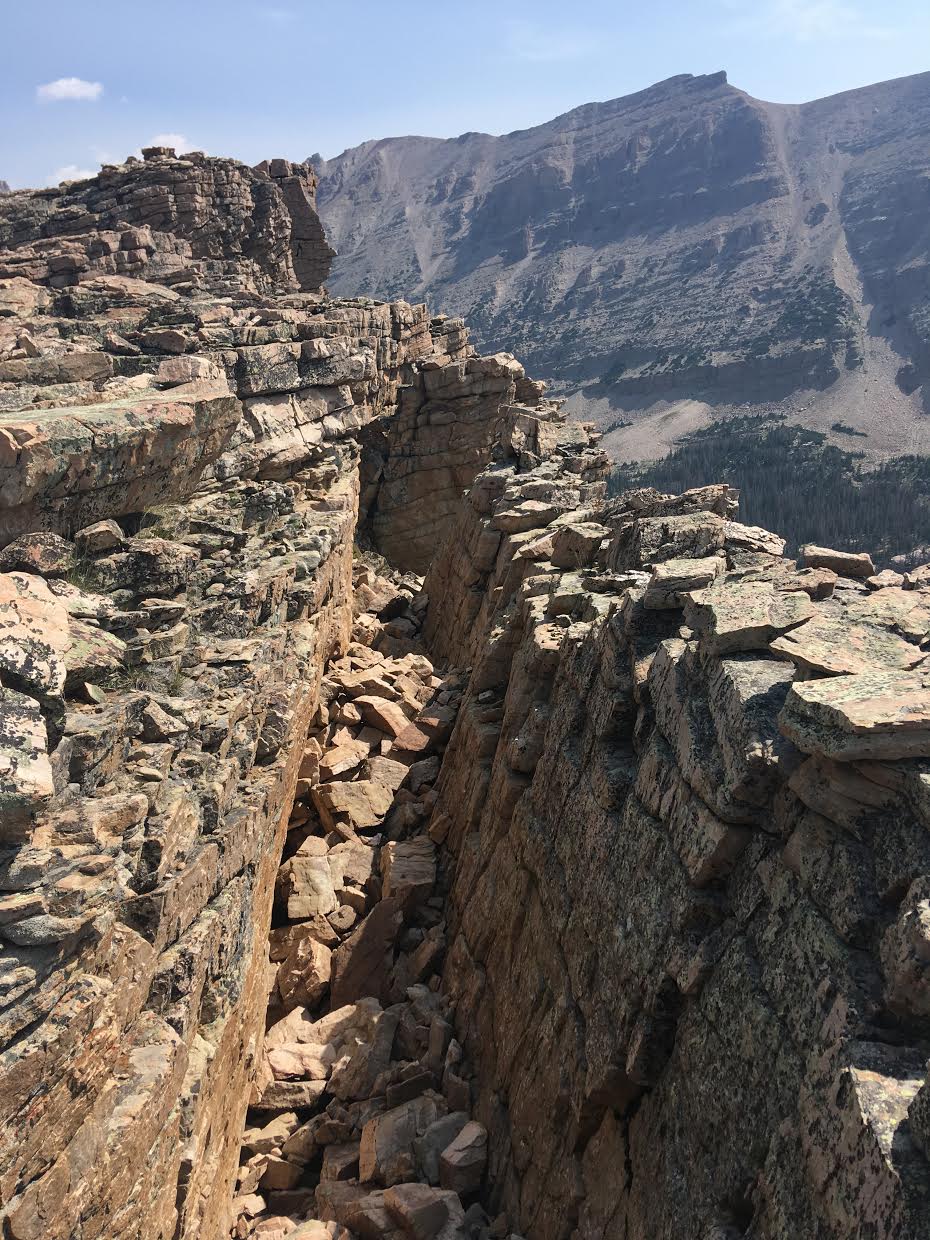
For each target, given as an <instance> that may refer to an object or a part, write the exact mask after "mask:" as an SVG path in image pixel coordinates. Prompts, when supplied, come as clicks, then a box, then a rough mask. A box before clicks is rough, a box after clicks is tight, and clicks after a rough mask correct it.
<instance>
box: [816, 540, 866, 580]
mask: <svg viewBox="0 0 930 1240" xmlns="http://www.w3.org/2000/svg"><path fill="white" fill-rule="evenodd" d="M798 558H799V560H800V563H801V564H803V565H804V567H805V568H829V569H831V570H832V571H833V572H834V573H836V574H837V575H838V576H840V577H873V576H874V575H875V565H874V564H873V563H872V557H871V556H870V555H868V554H867V553H866V552H864V551H834V550H833V549H832V548H830V547H818V546H817V545H816V544H815V543H805V545H804V546H803V547H800V548H799V549H798Z"/></svg>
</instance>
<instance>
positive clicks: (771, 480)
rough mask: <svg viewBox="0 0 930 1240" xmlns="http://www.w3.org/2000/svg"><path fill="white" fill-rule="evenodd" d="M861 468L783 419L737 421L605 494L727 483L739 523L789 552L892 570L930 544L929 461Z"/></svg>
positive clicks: (624, 476)
mask: <svg viewBox="0 0 930 1240" xmlns="http://www.w3.org/2000/svg"><path fill="white" fill-rule="evenodd" d="M863 460H864V454H863V453H862V452H844V451H843V450H842V449H840V448H837V447H836V446H834V445H832V444H829V443H828V442H827V437H826V435H823V434H821V433H820V432H818V431H810V430H805V429H804V428H803V427H798V426H789V425H787V424H786V422H785V419H784V417H783V416H777V417H772V416H768V415H764V416H762V417H739V418H731V419H728V420H727V421H725V422H721V423H717V424H716V425H713V426H709V427H706V428H704V429H702V430H699V431H695V432H694V433H693V434H691V435H689V436H688V437H687V438H686V439H685V440H684V441H683V442H682V444H681V445H680V447H678V448H677V449H676V450H675V451H674V452H672V453H670V454H669V455H668V456H666V457H664V458H663V459H662V460H659V461H654V462H651V463H647V464H645V465H636V464H634V463H627V464H623V465H619V466H617V468H616V469H614V471H613V472H612V474H611V476H610V480H609V483H608V489H609V493H610V494H611V495H618V494H620V492H621V491H625V490H628V489H630V488H631V487H637V486H652V487H656V488H657V489H658V490H660V491H664V492H669V493H678V492H680V491H685V490H687V489H688V488H689V487H695V486H705V485H707V484H708V483H712V482H728V483H729V484H730V485H731V486H734V487H738V488H739V491H740V507H739V520H741V521H744V522H745V523H746V524H747V525H761V526H763V527H765V528H766V529H769V530H774V531H776V532H777V533H779V534H781V536H782V537H783V538H786V539H787V540H788V551H789V553H790V552H793V551H795V550H796V549H797V547H798V545H799V544H800V543H804V542H817V543H823V544H826V545H827V546H831V547H836V548H839V549H843V550H847V549H848V550H867V551H870V552H871V553H872V555H873V557H875V558H876V560H878V561H881V562H883V563H887V561H888V560H889V559H890V558H891V557H892V556H894V555H899V554H902V553H905V552H908V551H911V550H913V549H914V548H915V547H918V546H921V545H922V544H925V543H926V542H927V541H928V533H930V457H922V456H900V457H895V458H893V459H892V460H888V461H885V462H883V463H882V464H881V465H879V466H877V467H876V468H874V469H866V468H865V467H864V465H863Z"/></svg>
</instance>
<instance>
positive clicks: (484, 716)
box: [0, 150, 930, 1240]
mask: <svg viewBox="0 0 930 1240" xmlns="http://www.w3.org/2000/svg"><path fill="white" fill-rule="evenodd" d="M218 205H224V206H225V207H228V208H229V209H228V211H227V212H226V223H225V224H224V225H222V226H221V225H220V223H219V222H218V217H219V215H220V214H221V213H220V212H218V210H217V206H218ZM130 207H131V208H132V212H136V213H135V214H133V213H132V212H130ZM124 225H125V227H124ZM314 228H315V225H314V216H313V214H312V174H310V173H309V172H307V170H306V169H295V168H294V167H293V166H291V165H287V164H285V163H284V162H283V161H282V162H278V161H275V162H272V163H270V164H268V165H262V166H260V167H259V168H258V169H253V170H248V169H243V168H242V166H241V165H234V164H231V163H230V162H229V161H217V160H208V159H206V157H200V156H194V157H187V158H185V159H183V160H177V159H175V158H174V156H173V155H172V154H171V153H170V152H167V151H162V150H157V151H153V152H149V154H148V158H147V160H146V161H145V162H144V163H143V164H128V165H126V166H124V167H122V168H120V169H108V170H104V172H103V173H102V174H101V175H100V176H99V177H97V178H94V179H92V180H91V181H88V182H82V183H79V184H76V185H71V186H66V187H63V188H61V189H60V190H56V191H48V193H40V194H38V195H31V196H30V195H21V194H19V195H18V194H14V195H11V196H10V201H9V202H8V201H7V200H6V199H5V200H4V205H3V206H2V207H0V229H4V230H5V231H0V247H2V248H0V268H2V274H0V945H2V946H0V1029H2V1038H0V1082H2V1084H3V1091H2V1097H3V1102H2V1104H0V1116H2V1121H3V1122H2V1125H0V1221H2V1233H3V1236H4V1240H96V1238H99V1240H169V1237H170V1238H171V1240H193V1237H197V1238H198V1240H218V1238H219V1237H222V1236H226V1235H229V1234H230V1233H232V1234H233V1235H234V1236H235V1237H237V1240H245V1238H246V1237H250V1236H253V1235H254V1236H256V1237H262V1238H263V1240H277V1237H284V1236H290V1237H292V1240H309V1238H311V1237H312V1240H354V1238H355V1237H359V1238H360V1240H381V1238H382V1237H384V1238H385V1240H506V1237H508V1236H510V1235H512V1234H518V1235H523V1236H526V1237H528V1240H563V1238H564V1240H568V1237H572V1236H575V1237H584V1238H586V1240H587V1238H590V1240H600V1238H601V1237H604V1238H608V1237H609V1238H610V1240H614V1238H616V1240H622V1238H624V1237H625V1238H627V1240H632V1238H633V1237H637V1238H638V1237H657V1238H662V1240H666V1238H667V1240H672V1238H674V1240H679V1238H680V1237H694V1240H709V1238H710V1237H713V1238H714V1240H736V1237H739V1236H744V1237H753V1238H754V1240H788V1238H789V1237H791V1238H792V1240H793V1238H794V1237H797V1236H816V1237H824V1238H827V1237H831V1238H832V1237H835V1238H836V1240H840V1238H843V1240H846V1238H847V1237H852V1236H856V1237H862V1238H863V1240H865V1238H866V1237H868V1238H869V1240H901V1238H904V1240H912V1238H913V1240H917V1238H918V1237H922V1236H924V1235H925V1234H927V1232H928V1230H930V1164H928V1153H930V1084H928V1081H927V1062H928V1059H927V1057H928V1054H930V981H928V971H927V968H928V966H927V962H928V960H930V947H928V943H930V911H928V909H930V905H928V900H930V834H928V833H930V711H928V706H927V703H928V699H930V566H924V567H922V568H917V569H914V570H913V571H911V572H909V573H908V574H907V575H901V574H896V573H890V572H888V571H885V572H881V573H876V572H875V571H874V566H873V564H872V562H871V560H870V559H869V557H868V556H866V555H862V554H851V553H849V552H843V551H836V550H833V549H831V548H826V547H815V546H808V547H805V548H803V549H802V552H801V555H800V557H799V560H798V561H797V562H795V561H793V560H789V559H786V558H785V557H784V555H783V552H784V542H783V540H782V539H780V538H779V537H778V536H777V535H775V534H772V533H769V532H767V531H765V530H760V529H756V528H752V527H748V526H745V525H743V524H741V523H740V522H739V520H738V514H737V511H736V502H735V501H736V497H735V496H734V495H733V494H732V493H731V492H730V491H729V490H728V488H727V487H725V486H710V487H702V488H700V489H697V490H693V491H689V492H687V493H686V494H684V495H682V496H665V495H660V494H658V493H656V492H653V491H638V492H632V493H629V494H627V495H625V496H623V497H621V498H620V499H618V500H614V501H612V502H609V503H608V502H605V500H604V477H605V472H606V469H607V464H608V462H607V459H606V457H605V456H604V454H603V453H602V452H601V451H600V450H599V448H598V446H597V442H596V439H597V437H596V436H595V435H593V434H592V433H590V431H589V429H588V428H586V427H585V426H583V425H579V424H572V423H568V422H567V421H565V419H564V417H563V415H562V414H561V412H560V411H559V408H558V405H557V403H555V402H552V401H548V400H546V399H545V397H544V395H543V387H542V385H541V384H538V383H534V382H533V381H531V380H529V379H528V378H527V377H526V375H525V373H524V371H523V368H522V367H521V366H520V364H519V363H518V362H516V361H515V360H514V358H512V357H511V356H510V355H509V354H496V355H494V356H493V357H479V356H477V355H476V353H475V352H474V350H473V349H472V347H471V346H470V344H469V343H468V335H467V332H466V330H465V327H464V324H462V323H461V321H459V320H455V319H448V318H444V317H442V316H439V317H435V318H431V317H430V316H429V313H428V311H427V310H426V308H425V307H423V306H410V305H407V304H406V303H404V302H394V303H390V304H382V303H376V302H372V301H369V300H367V299H351V300H333V299H331V298H329V297H328V296H326V294H325V293H324V292H322V291H319V292H315V291H308V290H309V289H310V288H311V287H313V288H315V287H316V285H317V283H318V280H319V279H322V278H323V277H322V275H321V274H320V273H321V272H322V271H323V268H324V267H325V256H323V254H322V250H321V248H320V244H319V243H318V242H319V238H316V240H315V239H314V238H315V237H316V234H315V232H314ZM146 229H148V230H150V231H151V242H149V241H148V240H147V239H146V238H147V234H146ZM162 230H164V231H162ZM111 233H112V235H111ZM130 234H133V235H130ZM114 237H115V240H114ZM137 243H138V244H137ZM302 246H303V248H302ZM114 247H115V248H114ZM143 253H144V255H145V258H144V259H143V257H142V254H143ZM120 254H124V255H127V256H129V257H126V258H119V257H118V256H119V255H120ZM298 285H300V286H302V288H301V289H300V290H298V287H297V286H298ZM379 552H381V553H383V554H384V555H386V556H387V557H388V560H389V561H390V562H391V564H387V563H386V562H385V561H384V560H383V559H382V558H381V557H380V555H379V554H378V553H379ZM391 565H393V567H392V566H391ZM424 573H425V578H424V576H423V574H424ZM512 1229H513V1230H512Z"/></svg>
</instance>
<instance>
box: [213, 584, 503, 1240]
mask: <svg viewBox="0 0 930 1240" xmlns="http://www.w3.org/2000/svg"><path fill="white" fill-rule="evenodd" d="M354 584H355V598H356V603H357V607H358V608H360V609H363V610H359V614H358V615H357V617H356V621H355V626H354V634H355V636H356V637H357V638H361V639H362V640H356V641H354V642H353V643H352V644H350V645H349V646H348V648H347V651H346V653H345V655H344V656H343V657H342V658H340V659H337V660H336V661H334V662H333V663H331V664H330V665H329V667H328V669H327V673H326V677H325V679H324V683H323V702H322V703H321V706H320V709H319V712H318V715H317V718H316V720H315V721H314V726H313V728H312V729H311V732H310V735H309V737H308V741H307V744H306V747H305V749H304V754H303V760H302V763H301V768H300V782H299V783H298V786H297V800H296V801H295V805H294V809H293V812H292V813H291V817H290V823H289V829H288V834H287V840H286V844H285V852H284V861H283V863H282V865H281V867H280V869H279V871H278V882H277V890H276V903H275V918H274V921H275V924H274V927H273V929H272V931H271V946H270V957H271V961H272V965H273V967H274V983H273V987H272V991H271V998H270V1001H269V1008H268V1030H267V1033H266V1035H265V1039H264V1046H263V1050H262V1058H261V1065H260V1068H259V1071H258V1076H257V1079H256V1082H255V1086H254V1088H253V1092H252V1098H251V1103H250V1111H249V1126H248V1127H247V1129H246V1131H245V1133H244V1135H243V1140H242V1161H241V1165H240V1168H239V1175H238V1196H237V1197H236V1200H235V1201H234V1203H233V1206H234V1210H235V1214H236V1221H235V1224H234V1226H233V1229H232V1235H233V1236H234V1237H239V1238H240V1240H245V1237H248V1236H262V1237H265V1238H266V1240H267V1238H270V1237H278V1236H282V1237H283V1236H288V1235H289V1236H296V1237H304V1236H310V1235H313V1236H315V1237H316V1236H322V1235H323V1234H324V1233H325V1234H327V1235H329V1236H331V1237H333V1240H339V1237H348V1236H350V1235H354V1234H358V1235H361V1236H364V1237H367V1238H369V1240H373V1238H374V1237H382V1236H395V1235H396V1236H401V1235H403V1236H408V1237H410V1240H434V1238H435V1237H439V1236H442V1237H443V1238H444V1240H453V1237H457V1236H460V1237H465V1236H469V1237H479V1236H480V1237H485V1238H488V1237H490V1236H492V1235H494V1236H498V1237H500V1236H504V1235H506V1234H507V1232H508V1228H507V1226H506V1219H504V1218H502V1217H500V1218H497V1219H496V1220H495V1221H494V1225H493V1228H492V1226H491V1222H490V1220H489V1219H488V1218H487V1216H486V1214H485V1213H484V1211H483V1209H482V1207H481V1204H480V1195H481V1190H482V1187H483V1184H484V1179H485V1172H486V1167H487V1158H488V1134H487V1130H486V1129H485V1128H484V1126H483V1125H481V1124H479V1123H476V1122H475V1121H474V1120H472V1119H471V1118H470V1113H471V1092H472V1091H471V1085H470V1081H469V1076H470V1073H469V1071H468V1069H467V1066H466V1065H465V1063H464V1057H463V1052H462V1047H461V1046H460V1045H459V1043H458V1042H457V1041H456V1039H455V1037H454V1036H453V1030H452V1019H453V1015H454V1013H453V1010H452V1005H451V1004H450V1002H449V1000H448V998H447V997H446V996H445V995H444V994H443V993H442V989H441V983H440V976H441V969H442V962H443V958H444V955H445V948H446V938H445V920H444V906H445V893H444V886H445V882H444V878H443V874H442V865H441V861H440V859H439V857H438V850H437V844H436V842H435V838H431V837H435V836H436V835H437V834H441V832H438V831H437V829H436V827H435V824H434V827H433V829H432V830H431V831H429V832H428V830H427V824H428V823H429V822H430V820H431V819H432V815H433V809H434V806H435V801H436V792H435V790H434V784H435V781H436V778H437V776H438V774H439V769H440V762H441V756H442V753H443V751H444V749H445V746H446V743H447V741H448V738H449V736H450V735H451V732H452V728H453V725H454V722H455V716H456V712H457V709H458V704H459V701H460V700H461V695H462V689H463V685H464V681H465V678H464V677H463V676H462V675H461V674H457V673H450V674H447V675H446V676H444V677H440V676H439V675H437V674H436V673H435V671H434V668H433V665H432V663H431V662H430V661H429V659H428V658H426V657H425V656H424V655H423V654H422V653H421V646H420V642H419V632H420V626H421V620H422V616H423V614H424V612H425V609H426V605H427V599H426V597H425V596H424V595H423V593H422V588H421V587H422V579H421V578H417V577H415V576H413V575H412V574H408V575H407V576H404V577H401V578H400V579H399V580H398V581H397V582H396V583H393V584H392V583H391V582H390V581H389V580H387V579H385V578H384V577H383V576H380V575H378V574H377V573H376V572H375V571H374V570H373V569H372V568H371V567H367V566H365V565H364V564H361V565H359V566H358V567H357V568H356V571H355V573H354Z"/></svg>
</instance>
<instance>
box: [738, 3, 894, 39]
mask: <svg viewBox="0 0 930 1240" xmlns="http://www.w3.org/2000/svg"><path fill="white" fill-rule="evenodd" d="M723 4H724V7H725V8H726V9H728V10H729V11H730V12H731V13H733V14H734V15H735V18H736V20H735V23H734V25H735V27H736V29H737V30H739V31H748V32H751V33H756V34H761V35H764V36H766V37H772V36H775V37H778V36H780V37H787V38H790V39H793V40H794V41H795V42H797V43H814V42H817V41H818V40H822V39H833V40H839V39H850V38H859V39H861V38H868V39H887V38H890V37H891V36H893V35H894V33H895V32H894V30H892V29H891V28H890V27H888V26H881V25H877V24H876V23H874V22H872V21H871V20H870V19H869V18H868V17H866V16H865V14H864V13H863V12H862V9H861V8H860V7H859V6H858V5H857V4H853V3H849V2H848V0H761V2H760V0H751V2H750V0H723Z"/></svg>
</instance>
